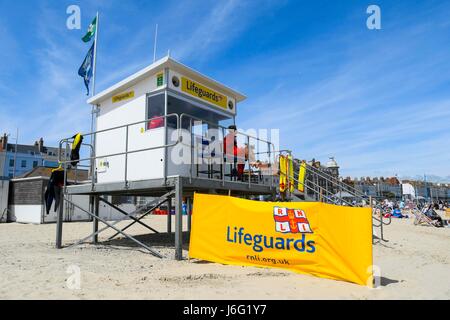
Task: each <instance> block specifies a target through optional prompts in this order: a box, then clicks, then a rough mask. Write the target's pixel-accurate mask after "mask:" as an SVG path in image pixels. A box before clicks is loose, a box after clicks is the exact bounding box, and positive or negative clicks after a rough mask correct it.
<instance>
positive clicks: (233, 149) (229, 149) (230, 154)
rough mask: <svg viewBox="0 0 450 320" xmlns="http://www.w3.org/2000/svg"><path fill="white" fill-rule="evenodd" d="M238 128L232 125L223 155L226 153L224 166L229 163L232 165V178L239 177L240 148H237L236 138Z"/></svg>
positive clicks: (224, 142) (224, 143) (226, 138)
mask: <svg viewBox="0 0 450 320" xmlns="http://www.w3.org/2000/svg"><path fill="white" fill-rule="evenodd" d="M236 131H237V127H236V126H235V125H231V126H229V127H228V134H227V135H226V136H225V137H224V139H223V153H224V159H223V160H224V164H226V163H227V162H228V163H230V164H232V165H233V166H232V168H231V177H232V178H233V177H235V176H237V170H236V165H237V155H238V147H237V137H236Z"/></svg>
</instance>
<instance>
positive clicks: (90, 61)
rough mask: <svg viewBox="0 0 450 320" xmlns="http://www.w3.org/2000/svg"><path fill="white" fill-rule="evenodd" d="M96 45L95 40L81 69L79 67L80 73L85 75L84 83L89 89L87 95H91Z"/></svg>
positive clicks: (82, 75)
mask: <svg viewBox="0 0 450 320" xmlns="http://www.w3.org/2000/svg"><path fill="white" fill-rule="evenodd" d="M94 47H95V41H94V42H93V43H92V47H91V48H90V49H89V51H88V53H87V55H86V58H84V61H83V64H82V65H81V67H80V69H78V75H79V76H80V77H83V79H84V85H85V86H86V89H87V95H89V82H90V81H91V78H92V72H93V69H94Z"/></svg>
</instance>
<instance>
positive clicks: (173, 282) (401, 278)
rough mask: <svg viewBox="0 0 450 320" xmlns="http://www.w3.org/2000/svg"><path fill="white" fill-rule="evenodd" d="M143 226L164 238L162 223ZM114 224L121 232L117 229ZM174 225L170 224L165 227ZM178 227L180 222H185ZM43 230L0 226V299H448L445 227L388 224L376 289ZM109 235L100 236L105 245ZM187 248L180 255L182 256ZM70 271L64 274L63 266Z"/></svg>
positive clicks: (162, 242) (76, 228) (448, 232)
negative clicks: (76, 282)
mask: <svg viewBox="0 0 450 320" xmlns="http://www.w3.org/2000/svg"><path fill="white" fill-rule="evenodd" d="M146 221H147V223H149V224H150V225H151V226H152V227H154V228H156V229H157V230H160V231H164V230H165V226H166V218H165V217H163V216H151V217H150V218H148V219H147V220H146ZM125 224H126V222H122V223H121V225H125ZM173 225H174V222H173ZM185 225H186V223H185ZM55 228H56V226H55V225H53V224H51V225H22V224H0V299H286V300H291V299H449V298H450V250H449V247H448V246H449V243H450V242H449V240H450V228H440V229H437V228H431V227H419V226H414V225H413V219H405V220H393V222H392V224H391V225H390V226H387V227H386V228H385V237H386V238H387V239H389V242H388V243H385V244H376V245H375V246H374V263H375V264H376V265H378V266H379V267H380V270H381V276H382V281H381V284H382V285H381V287H380V288H378V289H369V288H367V287H364V286H359V285H355V284H351V283H346V282H340V281H333V280H326V279H320V278H316V277H313V276H307V275H299V274H295V273H292V272H287V271H283V270H279V269H264V268H253V267H236V266H225V265H220V264H215V263H207V262H202V261H194V260H191V261H189V260H187V259H186V260H184V261H179V262H177V261H174V260H172V258H173V255H174V250H173V248H172V247H170V246H173V239H170V238H173V235H172V236H171V237H169V236H168V235H166V234H159V235H146V234H145V233H146V232H145V229H144V228H142V227H141V226H133V229H132V230H133V232H132V233H131V234H133V235H138V239H140V240H144V241H149V242H150V241H151V242H152V243H154V244H155V245H154V248H156V249H157V250H158V251H159V252H161V253H162V254H163V255H164V256H167V257H170V259H164V260H161V259H158V258H155V257H153V256H151V255H150V254H147V253H145V252H144V251H143V250H142V249H140V248H137V247H136V246H134V245H133V244H132V243H130V242H129V241H128V240H120V241H112V242H109V243H101V244H99V245H95V246H94V245H91V244H84V245H82V246H79V247H75V248H65V249H62V250H57V249H55V248H54V241H55ZM91 229H92V225H91V224H90V223H70V224H69V223H67V224H65V225H64V244H65V245H68V244H71V243H73V242H74V241H75V240H77V239H80V238H82V237H84V236H85V235H88V234H89V233H90V231H91ZM108 235H112V231H108V232H105V233H102V234H101V237H100V240H101V241H102V240H105V239H106V238H107V236H108ZM187 249H188V247H187V245H185V248H184V255H185V256H186V257H187V253H188V252H187ZM71 266H72V267H71ZM73 266H76V267H78V268H79V270H80V275H81V283H80V288H79V289H69V288H68V286H67V282H66V280H67V279H68V278H69V277H70V276H71V274H70V273H68V270H69V271H70V270H73Z"/></svg>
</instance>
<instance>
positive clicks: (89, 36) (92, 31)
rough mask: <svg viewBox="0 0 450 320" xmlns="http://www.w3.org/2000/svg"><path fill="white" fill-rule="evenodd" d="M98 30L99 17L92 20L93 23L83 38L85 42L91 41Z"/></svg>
mask: <svg viewBox="0 0 450 320" xmlns="http://www.w3.org/2000/svg"><path fill="white" fill-rule="evenodd" d="M96 32H97V17H95V18H94V20H92V22H91V24H90V25H89V27H88V30H87V33H86V34H85V36H84V37H83V38H81V40H83V41H84V42H89V41H91V39H92V38H93V37H94V36H95V33H96Z"/></svg>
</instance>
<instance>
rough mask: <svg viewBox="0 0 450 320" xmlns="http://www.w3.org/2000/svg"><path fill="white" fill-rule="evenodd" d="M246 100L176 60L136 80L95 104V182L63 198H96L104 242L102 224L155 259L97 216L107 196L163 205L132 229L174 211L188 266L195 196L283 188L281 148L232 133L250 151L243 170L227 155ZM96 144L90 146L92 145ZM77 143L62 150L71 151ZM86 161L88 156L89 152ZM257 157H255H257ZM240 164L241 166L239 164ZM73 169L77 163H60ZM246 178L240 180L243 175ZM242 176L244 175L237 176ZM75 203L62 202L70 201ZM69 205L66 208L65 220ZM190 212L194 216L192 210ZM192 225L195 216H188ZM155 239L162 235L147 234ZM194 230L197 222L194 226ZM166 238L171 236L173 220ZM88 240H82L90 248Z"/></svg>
mask: <svg viewBox="0 0 450 320" xmlns="http://www.w3.org/2000/svg"><path fill="white" fill-rule="evenodd" d="M244 99H245V96H244V95H242V94H241V93H239V92H237V91H235V90H233V89H231V88H229V87H227V86H225V85H223V84H221V83H219V82H217V81H215V80H213V79H211V78H209V77H207V76H205V75H203V74H201V73H200V72H197V71H195V70H193V69H191V68H189V67H187V66H185V65H183V64H181V63H179V62H177V61H175V60H174V59H172V58H170V57H165V58H163V59H161V60H159V61H156V62H155V63H153V64H151V65H149V66H148V67H146V68H144V69H142V70H140V71H138V72H136V73H135V74H133V75H131V76H130V77H128V78H126V79H124V80H123V81H120V82H119V83H117V84H115V85H113V86H112V87H110V88H108V89H106V90H104V91H102V92H100V93H99V94H97V95H95V96H94V97H92V98H90V99H89V100H88V103H89V104H91V105H93V107H94V108H95V127H96V129H95V131H94V132H90V133H86V134H83V137H84V138H85V139H84V141H85V143H84V144H83V148H85V149H86V150H87V151H86V152H84V153H85V154H88V153H89V154H90V155H89V156H86V157H84V158H83V157H82V158H83V159H81V160H80V165H81V164H85V165H86V166H88V167H89V169H90V172H91V173H92V174H91V179H90V180H89V181H84V182H81V183H78V184H75V185H68V186H65V193H64V194H66V195H67V194H78V195H80V194H82V195H89V196H91V199H92V205H91V209H90V210H88V212H87V213H88V214H89V215H91V216H92V217H93V223H94V228H93V234H92V235H90V236H89V238H92V239H93V242H97V241H98V238H97V236H98V233H99V232H101V231H102V230H103V229H100V230H99V229H98V222H99V221H101V222H102V223H104V224H105V225H106V228H113V229H115V230H116V231H117V233H118V234H122V235H123V236H125V237H127V238H129V239H131V240H133V241H135V242H136V243H138V244H139V245H141V246H143V247H145V248H146V249H148V250H149V251H150V252H151V253H153V254H154V255H156V256H160V254H158V253H157V252H156V251H155V250H153V249H152V248H151V244H144V243H142V242H140V241H139V240H137V239H136V238H134V237H133V236H131V235H130V234H128V233H126V232H125V230H120V229H118V228H117V227H116V226H115V224H114V223H111V222H108V221H104V220H102V219H101V218H99V216H98V206H99V205H98V204H99V202H100V201H102V202H104V203H107V204H109V205H111V206H113V204H111V203H108V202H107V201H106V200H105V199H104V196H105V195H123V196H126V195H134V196H148V197H157V199H156V200H155V201H152V202H151V203H147V204H145V205H143V206H142V207H141V208H138V209H137V210H136V211H135V212H132V213H127V212H123V214H124V216H125V218H129V219H131V220H133V222H132V223H139V224H141V225H145V224H144V223H143V222H142V221H141V219H142V217H143V216H145V215H147V214H149V213H151V212H152V210H154V209H155V208H156V207H158V206H159V205H161V204H162V203H167V204H168V206H169V212H170V208H171V206H172V205H173V206H174V207H175V216H176V218H175V249H176V250H175V257H176V259H182V231H183V226H182V221H183V220H182V202H183V198H184V199H186V202H187V205H188V207H191V199H192V195H193V193H194V192H205V193H217V194H229V195H235V196H250V195H255V196H259V195H274V194H275V193H276V190H277V185H276V184H277V182H276V181H275V180H274V175H273V172H272V169H273V167H274V163H275V150H274V145H273V143H271V142H270V141H267V140H263V139H260V138H258V137H256V136H251V135H247V134H244V133H242V132H239V131H236V132H235V131H231V133H232V134H233V135H234V136H235V137H236V140H235V141H236V145H237V146H238V147H239V148H241V149H242V150H245V151H244V153H245V155H243V156H242V157H241V162H240V170H237V169H236V166H237V165H236V161H233V156H235V155H232V156H231V158H230V157H229V155H227V154H226V150H225V148H226V146H224V142H223V141H224V140H225V138H226V136H227V135H229V134H230V130H229V126H230V125H234V124H235V118H236V116H237V108H238V103H240V102H242V101H243V100H244ZM88 141H91V143H87V142H88ZM72 142H73V139H71V138H67V139H63V140H61V142H60V148H61V149H64V148H70V145H71V144H72ZM82 153H83V152H82ZM250 155H251V156H250ZM234 160H235V159H234ZM61 162H62V163H63V164H64V165H65V166H66V167H67V166H68V165H70V159H61ZM238 171H240V172H238ZM237 172H238V174H237ZM64 200H66V201H69V200H67V199H63V201H64ZM63 207H64V206H63V205H61V206H60V211H61V212H60V214H59V216H62V214H63V212H62V210H63ZM188 211H189V209H188ZM188 218H190V215H188ZM62 224H63V221H62V219H59V220H58V223H57V240H56V243H57V247H58V248H61V247H62ZM148 228H149V230H151V231H152V232H158V231H156V230H154V229H153V228H151V227H148ZM188 229H190V220H189V219H188ZM167 232H169V233H171V218H170V215H169V216H168V220H167ZM86 239H87V238H85V239H83V240H86Z"/></svg>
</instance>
